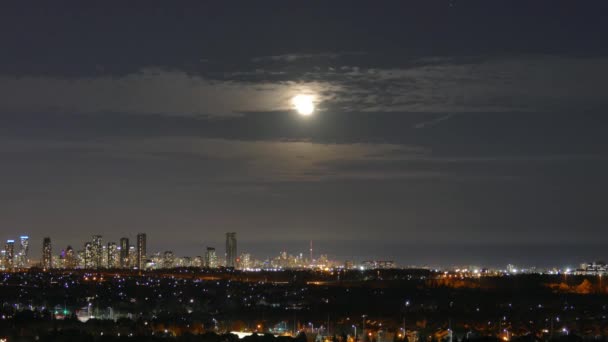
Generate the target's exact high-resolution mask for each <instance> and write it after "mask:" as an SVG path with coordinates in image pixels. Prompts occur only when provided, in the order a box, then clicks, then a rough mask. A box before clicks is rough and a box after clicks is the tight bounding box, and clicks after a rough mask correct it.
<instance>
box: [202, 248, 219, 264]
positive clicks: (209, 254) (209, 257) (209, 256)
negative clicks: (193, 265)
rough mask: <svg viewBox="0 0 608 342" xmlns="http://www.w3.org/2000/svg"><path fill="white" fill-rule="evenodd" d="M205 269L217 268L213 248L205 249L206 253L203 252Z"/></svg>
mask: <svg viewBox="0 0 608 342" xmlns="http://www.w3.org/2000/svg"><path fill="white" fill-rule="evenodd" d="M205 267H209V268H216V267H217V254H215V248H213V247H207V251H205Z"/></svg>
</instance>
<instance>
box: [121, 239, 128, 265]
mask: <svg viewBox="0 0 608 342" xmlns="http://www.w3.org/2000/svg"><path fill="white" fill-rule="evenodd" d="M120 267H121V268H128V267H129V239H128V238H126V237H123V238H121V239H120Z"/></svg>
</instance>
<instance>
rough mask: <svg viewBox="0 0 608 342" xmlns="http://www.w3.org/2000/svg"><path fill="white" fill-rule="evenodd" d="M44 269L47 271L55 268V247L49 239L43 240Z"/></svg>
mask: <svg viewBox="0 0 608 342" xmlns="http://www.w3.org/2000/svg"><path fill="white" fill-rule="evenodd" d="M42 268H43V269H45V270H50V269H51V268H53V247H52V246H51V238H49V237H45V238H44V240H42Z"/></svg>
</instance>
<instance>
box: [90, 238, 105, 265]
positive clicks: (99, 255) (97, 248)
mask: <svg viewBox="0 0 608 342" xmlns="http://www.w3.org/2000/svg"><path fill="white" fill-rule="evenodd" d="M101 241H102V238H101V235H93V255H92V257H93V265H92V267H94V268H101V266H102V265H103V244H102V242H101Z"/></svg>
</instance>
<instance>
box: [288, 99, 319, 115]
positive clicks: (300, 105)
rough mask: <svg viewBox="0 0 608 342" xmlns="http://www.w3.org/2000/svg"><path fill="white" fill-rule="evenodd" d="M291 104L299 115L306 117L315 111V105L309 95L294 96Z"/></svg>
mask: <svg viewBox="0 0 608 342" xmlns="http://www.w3.org/2000/svg"><path fill="white" fill-rule="evenodd" d="M291 102H292V103H293V106H294V107H295V109H296V111H297V112H298V114H300V115H304V116H308V115H311V114H312V113H313V112H314V111H315V104H314V101H313V97H312V96H311V95H303V94H300V95H296V96H294V97H293V99H291Z"/></svg>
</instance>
